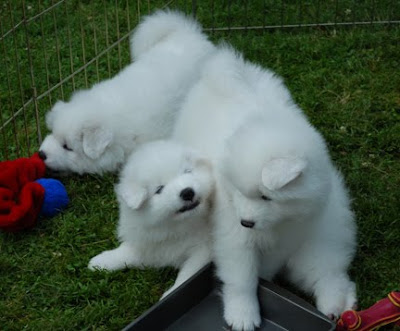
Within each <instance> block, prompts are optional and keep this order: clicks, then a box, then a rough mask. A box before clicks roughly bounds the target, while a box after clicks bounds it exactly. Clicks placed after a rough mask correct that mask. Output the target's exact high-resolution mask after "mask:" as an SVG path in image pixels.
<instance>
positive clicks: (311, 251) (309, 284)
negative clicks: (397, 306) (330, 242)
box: [288, 247, 357, 319]
mask: <svg viewBox="0 0 400 331" xmlns="http://www.w3.org/2000/svg"><path fill="white" fill-rule="evenodd" d="M341 253H342V254H343V255H342V254H341ZM349 260H350V259H349V258H348V256H346V255H345V254H344V253H343V252H340V251H339V252H335V250H334V249H331V250H329V248H328V247H325V249H321V247H320V248H319V249H317V248H315V247H314V248H311V247H308V248H307V249H304V250H300V251H299V252H298V254H296V255H295V256H293V257H292V259H291V260H290V262H289V264H288V269H289V277H290V279H291V281H293V282H294V283H295V284H297V285H298V286H300V287H301V288H302V289H303V290H305V291H306V292H308V293H309V294H313V295H314V297H315V301H316V306H317V309H319V310H320V311H321V312H322V313H324V314H325V315H327V316H329V317H330V318H331V319H336V318H338V317H339V316H340V314H341V313H342V312H343V311H345V310H348V309H353V308H354V306H355V305H356V302H357V298H356V286H355V284H354V283H353V282H352V281H351V280H350V278H349V276H348V274H347V268H348V265H349V262H350V261H349Z"/></svg>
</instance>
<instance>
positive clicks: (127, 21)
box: [0, 0, 400, 159]
mask: <svg viewBox="0 0 400 331" xmlns="http://www.w3.org/2000/svg"><path fill="white" fill-rule="evenodd" d="M164 7H169V8H175V9H180V10H182V11H184V12H186V13H188V14H189V13H191V14H193V15H195V16H197V17H198V19H199V20H200V21H201V22H202V23H203V25H204V27H205V29H206V31H209V32H210V33H218V32H223V31H228V32H232V33H237V32H236V31H239V30H254V29H257V30H271V29H285V30H290V29H298V28H307V27H308V28H313V27H339V26H348V25H350V26H359V25H362V26H367V25H368V26H371V25H378V24H379V25H383V24H384V25H389V26H390V25H398V24H399V23H400V2H399V1H397V0H382V1H378V0H367V1H357V0H328V1H323V0H309V1H306V0H291V1H289V0H280V1H273V0H255V1H250V0H230V1H229V0H222V1H218V0H208V1H206V0H203V1H200V0H197V1H196V0H192V1H190V0H169V1H167V0H151V1H150V0H135V1H132V0H97V1H94V0H93V1H89V0H60V1H55V0H38V1H34V0H32V1H28V0H21V1H18V0H8V1H5V2H2V3H1V4H0V66H1V68H2V69H1V70H0V137H1V138H0V159H7V158H10V157H19V156H22V155H29V154H31V153H32V152H33V151H35V150H36V149H37V147H38V145H39V144H40V142H41V141H42V137H43V134H44V132H45V127H44V121H43V118H44V114H45V113H46V111H47V110H48V109H49V108H51V107H52V105H53V103H54V102H55V101H56V100H58V99H66V98H68V96H69V95H70V94H71V93H72V92H73V91H74V90H76V89H80V88H85V87H89V86H91V85H93V84H94V83H96V82H98V81H100V80H101V79H104V78H107V77H111V76H112V75H114V74H115V73H116V72H118V71H119V70H120V69H121V68H122V67H123V66H124V65H126V64H127V63H128V62H129V46H128V37H129V34H130V32H131V30H132V28H133V27H134V26H135V25H136V24H137V23H138V22H139V21H140V18H141V16H143V15H144V14H147V13H150V12H152V11H153V10H154V9H156V8H164Z"/></svg>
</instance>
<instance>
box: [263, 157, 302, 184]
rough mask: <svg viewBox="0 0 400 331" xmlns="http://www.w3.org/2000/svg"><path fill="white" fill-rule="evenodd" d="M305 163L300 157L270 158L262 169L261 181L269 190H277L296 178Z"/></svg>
mask: <svg viewBox="0 0 400 331" xmlns="http://www.w3.org/2000/svg"><path fill="white" fill-rule="evenodd" d="M306 165H307V162H306V160H304V159H303V158H300V157H286V158H277V159H272V160H271V161H269V162H268V163H267V164H266V165H265V166H264V168H263V170H262V174H261V176H262V183H263V184H264V186H265V187H266V188H267V189H269V190H271V191H274V190H279V189H281V188H283V187H284V186H286V185H288V184H289V183H291V182H293V181H294V180H295V179H296V178H298V177H299V176H300V175H301V174H302V172H303V171H304V169H305V167H306Z"/></svg>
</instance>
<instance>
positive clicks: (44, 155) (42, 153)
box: [38, 151, 47, 161]
mask: <svg viewBox="0 0 400 331" xmlns="http://www.w3.org/2000/svg"><path fill="white" fill-rule="evenodd" d="M38 154H39V157H40V158H41V159H42V160H43V161H44V160H46V159H47V155H46V153H45V152H43V151H39V153H38Z"/></svg>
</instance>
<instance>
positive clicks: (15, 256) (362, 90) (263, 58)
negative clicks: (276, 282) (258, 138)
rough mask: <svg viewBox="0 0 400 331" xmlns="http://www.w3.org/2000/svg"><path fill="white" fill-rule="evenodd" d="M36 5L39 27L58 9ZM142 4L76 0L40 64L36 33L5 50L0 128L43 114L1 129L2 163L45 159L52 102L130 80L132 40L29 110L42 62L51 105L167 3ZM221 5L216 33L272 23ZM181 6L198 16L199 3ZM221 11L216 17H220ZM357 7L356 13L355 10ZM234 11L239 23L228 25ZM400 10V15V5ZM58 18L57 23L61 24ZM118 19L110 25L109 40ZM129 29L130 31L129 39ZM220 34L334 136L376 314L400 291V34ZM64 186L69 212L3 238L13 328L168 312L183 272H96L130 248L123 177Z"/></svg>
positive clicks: (3, 10) (365, 285)
mask: <svg viewBox="0 0 400 331" xmlns="http://www.w3.org/2000/svg"><path fill="white" fill-rule="evenodd" d="M26 2H27V6H31V9H30V10H31V11H32V12H30V13H28V14H27V15H28V16H29V17H33V16H34V15H36V14H37V13H39V12H40V11H41V10H40V9H42V10H43V9H44V8H45V7H46V6H47V7H48V6H50V5H51V1H41V2H39V3H40V4H41V8H39V7H37V5H36V2H34V1H30V2H29V1H26ZM198 2H200V1H198ZM317 2H318V1H314V2H313V1H305V2H304V5H305V6H306V5H307V6H309V7H311V8H313V7H312V6H311V5H310V3H311V4H312V3H317ZM129 3H130V4H131V5H130V7H129V13H130V16H129V17H127V15H126V3H125V2H123V1H120V2H114V1H98V2H93V3H92V4H91V3H90V1H83V0H82V2H81V3H80V4H79V2H78V1H75V0H71V1H67V2H66V3H65V4H64V3H63V4H61V5H60V6H58V7H57V8H55V9H54V10H52V11H49V12H48V13H46V14H44V15H42V16H41V17H42V18H41V19H35V20H33V21H31V22H30V23H29V28H28V32H27V34H28V36H29V40H30V46H31V52H32V54H31V56H30V59H29V56H28V51H27V50H26V47H25V46H26V35H25V34H24V30H23V26H20V27H19V29H18V30H17V31H16V32H15V34H13V33H9V34H8V35H7V37H6V38H4V39H3V40H0V57H1V58H0V65H1V67H2V68H3V69H2V70H0V111H1V113H0V117H1V120H2V122H0V128H1V126H2V125H1V124H2V123H4V122H6V121H7V119H8V118H9V117H10V116H11V114H12V113H13V112H15V111H16V110H17V109H19V108H20V107H21V105H22V103H29V104H28V105H27V106H26V107H25V110H24V111H22V112H21V114H20V115H18V116H17V118H16V121H11V122H10V123H9V124H7V125H6V126H5V128H4V129H2V130H0V158H1V159H2V160H3V159H6V158H14V157H17V156H18V155H20V156H25V155H28V154H30V153H33V151H35V149H36V148H37V147H38V139H37V138H38V133H37V128H38V127H39V128H40V129H41V130H42V134H43V135H44V134H45V133H46V131H45V130H46V129H45V126H44V121H43V119H44V114H45V112H46V111H47V110H48V108H49V107H50V106H51V104H52V103H54V101H55V100H57V99H59V98H62V97H64V98H67V97H68V96H69V95H70V93H71V92H72V90H73V89H74V88H82V87H85V86H86V84H88V85H91V84H93V83H95V82H96V81H97V80H100V79H104V78H106V77H108V76H109V75H112V74H114V73H115V72H117V71H118V70H119V67H120V65H121V66H123V65H125V64H126V63H128V61H129V53H128V44H127V42H126V41H124V42H122V43H121V46H120V48H119V49H118V47H114V48H112V49H110V51H109V52H107V53H105V54H104V55H102V56H99V57H98V60H97V61H94V62H93V63H91V64H90V65H88V67H87V68H86V70H82V71H80V72H78V73H76V74H74V75H73V77H74V78H73V79H72V78H71V79H69V80H67V81H66V82H65V83H64V84H63V86H59V87H57V88H55V89H54V91H52V92H51V93H49V94H46V95H44V96H43V97H41V98H40V99H39V100H38V101H37V104H36V105H35V102H29V100H30V98H31V96H32V89H31V83H32V78H31V75H30V74H31V70H30V66H29V63H31V64H32V68H33V69H32V70H33V74H34V80H35V85H36V87H37V95H42V94H43V93H46V91H47V90H48V89H49V87H52V86H54V85H55V84H57V83H58V82H59V81H60V79H59V78H60V77H62V78H65V77H67V76H68V75H71V73H74V72H75V71H76V70H77V69H79V68H80V67H81V65H82V64H83V62H84V61H85V62H88V61H89V60H90V59H92V58H93V57H95V56H96V54H99V53H100V52H101V51H102V50H104V49H105V48H107V45H111V44H112V43H113V42H115V41H116V40H117V35H118V34H119V35H120V36H123V35H124V34H126V33H127V32H128V31H129V29H130V28H133V27H134V25H135V20H136V14H137V13H138V12H140V13H145V12H147V11H148V10H149V9H150V10H151V9H152V8H153V7H157V6H158V7H160V6H162V5H163V3H164V2H163V1H154V2H153V1H152V2H151V3H150V2H147V1H141V2H140V1H139V2H138V3H140V4H141V6H139V7H138V5H137V4H138V3H137V2H136V1H134V2H132V1H129ZM217 3H218V5H217ZM220 3H222V1H221V2H218V1H215V2H214V1H210V5H207V6H206V5H202V6H200V7H199V8H198V11H197V14H198V16H199V19H200V20H201V21H202V22H204V23H205V25H206V26H211V24H215V25H216V26H228V23H229V24H231V25H232V26H235V25H242V24H246V23H247V22H249V21H250V22H254V24H255V25H259V24H261V25H262V24H263V23H264V22H263V20H264V19H265V15H258V14H259V12H260V10H261V11H262V10H266V9H265V8H264V7H263V6H265V3H266V4H267V5H268V4H270V3H271V1H265V2H262V1H260V3H262V4H263V6H259V7H260V8H258V7H257V6H255V5H254V6H250V5H249V4H248V3H250V2H243V3H242V2H240V1H232V3H233V4H232V5H231V6H230V7H229V8H227V7H226V6H225V7H224V6H223V5H219V4H220ZM223 3H225V1H224V2H223ZM256 3H258V2H256ZM287 3H288V4H290V3H291V1H288V2H287ZM332 3H334V1H332ZM343 3H350V1H343ZM393 3H394V4H396V2H393ZM246 4H247V5H246ZM388 4H389V2H388V3H385V2H381V3H377V2H376V6H377V7H379V6H382V8H383V9H385V8H389V7H388ZM173 5H174V6H177V7H179V8H183V9H184V10H187V11H189V10H190V3H189V2H188V1H186V2H185V1H176V2H174V3H173ZM1 6H2V7H1ZM213 6H214V13H215V14H214V15H212V14H211V12H210V9H211V8H213ZM288 6H289V5H288ZM385 6H386V7H385ZM10 7H11V9H12V12H13V13H14V16H15V17H14V18H13V19H14V24H15V23H17V22H18V17H20V15H21V10H20V7H19V1H11V2H10ZM348 7H349V8H351V9H352V12H354V7H352V6H350V5H349V6H348ZM343 8H345V7H343ZM346 8H347V7H346ZM349 8H347V9H349ZM382 8H381V7H379V8H377V9H378V12H380V11H379V9H380V10H381V12H384V10H383V9H382ZM228 9H229V11H231V15H232V16H231V17H229V16H227V13H228V12H229V11H228ZM8 10H9V8H8V4H4V5H3V3H2V4H0V18H1V19H2V23H1V24H2V25H1V30H2V31H1V35H3V34H4V33H5V32H6V31H8V29H10V27H12V26H13V25H14V24H12V23H13V22H12V21H11V20H12V16H10V15H8V14H7V13H8ZM344 10H345V9H340V10H339V11H338V13H339V15H338V16H343V15H345V14H344ZM365 10H366V9H365ZM392 10H393V13H394V14H396V13H397V16H399V12H400V8H399V6H398V7H397V8H396V7H393V8H392ZM395 10H396V11H395ZM53 12H56V13H57V17H56V20H54V17H53V16H52V13H53ZM243 13H245V14H246V15H243ZM268 13H269V14H270V15H268V17H267V19H268V20H271V19H272V18H273V15H275V14H276V15H277V16H280V11H277V12H276V13H275V14H274V12H273V11H269V12H268ZM290 13H291V12H289V13H288V14H287V16H290V15H291V14H290ZM346 13H348V12H346ZM117 14H118V15H119V16H118V15H117ZM293 15H294V14H293ZM333 16H334V15H333ZM333 16H332V17H333ZM105 17H106V18H107V20H108V22H109V25H108V26H107V29H108V31H107V34H109V37H108V38H107V34H106V26H105V25H104V24H103V22H104V18H105ZM117 17H118V24H119V27H120V31H117V29H116V28H115V26H116V25H115V23H116V18H117ZM322 17H323V18H324V19H326V20H330V19H332V18H329V17H328V16H326V17H324V16H323V15H322ZM392 17H394V16H392ZM252 18H254V20H252ZM289 18H290V17H289ZM289 18H287V19H288V20H289ZM378 18H379V17H378ZM228 21H229V22H228ZM278 21H279V20H278ZM128 22H130V23H129V24H128ZM221 22H222V23H221ZM267 23H268V24H269V23H270V22H269V21H268V22H267ZM68 24H69V25H70V26H69V28H70V30H71V33H69V34H68ZM55 25H56V26H57V31H58V36H56V35H55V33H54V26H55ZM82 32H83V34H84V38H85V39H84V43H85V50H84V51H83V48H82V39H81V33H82ZM209 33H210V36H211V38H212V39H213V40H215V41H218V40H221V39H223V40H226V41H228V42H230V43H232V44H233V45H234V46H235V47H236V48H237V49H238V50H239V51H241V52H243V53H244V54H245V57H246V58H248V59H249V60H252V61H255V62H257V63H260V64H262V65H264V66H266V67H269V68H271V69H273V70H275V71H276V72H277V73H278V74H280V75H281V76H283V77H284V79H285V81H286V83H287V85H288V86H289V89H290V90H291V92H292V94H293V96H294V99H295V100H296V101H297V103H298V104H299V105H300V106H301V107H302V108H303V109H304V111H305V113H306V114H307V115H308V116H309V118H310V121H311V122H312V123H313V124H314V125H315V126H316V127H317V128H318V129H319V130H320V131H321V132H322V133H323V135H324V137H325V138H326V140H327V142H328V145H329V148H330V151H331V155H332V158H333V159H334V161H335V163H336V164H337V165H338V167H339V168H340V169H341V170H342V172H343V174H344V176H345V178H346V182H347V184H348V186H349V188H350V192H351V196H352V198H353V208H354V211H355V213H356V217H357V224H358V228H359V232H358V251H357V256H356V259H355V261H354V263H353V265H352V268H351V271H350V272H351V275H352V278H353V279H354V280H355V281H356V283H357V288H358V295H359V304H360V307H362V308H365V307H368V306H369V305H371V304H373V303H374V302H375V301H377V300H379V299H380V298H382V297H384V296H385V295H386V294H387V293H388V292H389V291H392V290H395V289H398V288H399V274H400V258H399V255H400V254H399V253H400V248H399V238H400V216H399V215H400V209H399V202H400V190H399V187H400V162H399V161H400V75H399V68H400V57H399V54H400V27H397V26H395V25H393V26H390V27H387V26H379V27H369V26H364V27H355V28H351V27H349V28H345V27H344V28H337V29H334V28H333V27H332V28H329V29H325V28H315V29H306V28H300V29H294V30H274V31H266V32H262V31H244V32H238V31H231V32H214V33H212V32H211V31H210V32H209ZM107 39H108V40H107ZM57 54H59V55H57ZM16 59H17V61H16ZM2 61H3V62H2ZM4 68H8V69H6V70H4ZM18 72H19V74H18ZM18 76H20V77H21V79H18ZM36 106H37V109H38V119H39V122H38V123H37V122H36V117H35V109H36ZM24 119H25V122H26V125H25V124H24ZM26 137H28V139H27V138H26ZM62 180H63V182H64V183H65V185H66V187H67V190H68V193H69V196H70V198H71V204H70V207H69V208H68V209H67V210H66V211H65V212H63V213H62V214H61V215H59V216H57V217H54V218H52V219H41V220H40V221H39V223H38V225H37V226H36V227H35V228H34V229H32V230H31V231H26V232H21V233H15V234H9V233H0V329H1V330H39V329H42V330H118V329H121V328H122V327H123V326H125V325H126V324H128V323H129V322H130V321H131V320H133V319H134V318H135V317H137V316H138V315H140V314H141V313H142V312H143V311H145V310H146V309H147V308H149V307H150V306H151V305H152V304H154V303H155V302H157V300H158V299H159V297H160V295H161V294H162V293H163V292H164V290H165V289H167V288H168V287H169V286H170V285H171V284H172V283H173V281H174V276H175V275H176V273H175V271H174V270H172V269H163V270H155V269H146V270H126V271H120V272H115V273H105V272H90V271H89V270H88V269H87V268H86V266H87V263H88V261H89V259H90V258H91V257H92V256H94V255H96V254H98V253H100V252H101V251H103V250H105V249H111V248H114V247H115V246H116V245H117V241H116V240H115V237H114V231H115V225H116V221H117V219H118V210H117V202H116V199H115V196H114V193H113V183H114V181H115V180H116V177H115V176H112V175H108V176H105V177H97V176H71V177H68V178H63V179H62ZM298 293H300V294H301V292H298Z"/></svg>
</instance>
